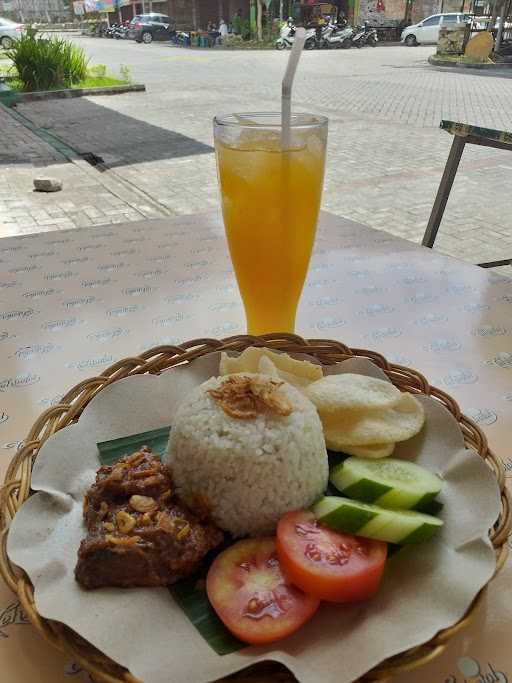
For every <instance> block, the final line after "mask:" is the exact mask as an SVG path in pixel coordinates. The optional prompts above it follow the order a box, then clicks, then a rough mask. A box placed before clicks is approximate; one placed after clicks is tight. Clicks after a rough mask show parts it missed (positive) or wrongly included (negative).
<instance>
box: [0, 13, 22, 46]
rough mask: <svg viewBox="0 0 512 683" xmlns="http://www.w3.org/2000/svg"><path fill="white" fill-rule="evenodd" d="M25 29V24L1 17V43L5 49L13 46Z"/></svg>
mask: <svg viewBox="0 0 512 683" xmlns="http://www.w3.org/2000/svg"><path fill="white" fill-rule="evenodd" d="M24 30H25V27H24V26H23V24H17V23H16V22H15V21H11V20H10V19H3V18H2V17H0V45H1V46H2V47H4V48H5V49H7V48H9V47H11V46H12V44H13V42H14V41H15V40H16V38H19V37H20V36H21V34H22V33H23V31H24Z"/></svg>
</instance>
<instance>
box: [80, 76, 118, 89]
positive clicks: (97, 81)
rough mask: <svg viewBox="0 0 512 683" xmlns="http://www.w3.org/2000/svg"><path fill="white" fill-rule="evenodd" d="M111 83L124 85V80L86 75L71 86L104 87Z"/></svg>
mask: <svg viewBox="0 0 512 683" xmlns="http://www.w3.org/2000/svg"><path fill="white" fill-rule="evenodd" d="M111 85H126V81H121V80H120V79H119V78H112V77H111V76H87V78H84V80H83V81H80V83H75V84H74V85H73V86H72V88H73V89H75V88H106V87H108V86H111Z"/></svg>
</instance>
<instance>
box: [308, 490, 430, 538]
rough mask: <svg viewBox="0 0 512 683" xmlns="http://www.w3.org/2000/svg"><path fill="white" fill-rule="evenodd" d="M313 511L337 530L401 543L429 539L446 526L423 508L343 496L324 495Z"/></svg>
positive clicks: (326, 524)
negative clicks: (417, 509) (416, 509)
mask: <svg viewBox="0 0 512 683" xmlns="http://www.w3.org/2000/svg"><path fill="white" fill-rule="evenodd" d="M313 513H314V514H315V517H316V518H317V519H318V521H319V522H321V523H322V524H325V526H328V527H330V528H331V529H334V530H335V531H341V532H343V533H349V534H356V535H357V536H365V537H366V538H376V539H378V540H379V541H387V542H388V543H397V544H399V545H406V544H409V543H421V542H423V541H428V540H429V539H430V538H431V537H432V536H433V535H434V534H435V533H436V531H438V530H439V529H440V528H441V527H442V526H443V522H442V521H441V520H440V519H438V518H437V517H431V516H430V515H425V514H423V513H422V512H413V511H412V510H387V509H386V508H381V507H379V506H378V505H371V504H369V503H360V502H359V501H356V500H350V498H342V497H341V496H324V497H323V498H322V499H321V500H319V501H318V503H316V504H315V505H314V506H313Z"/></svg>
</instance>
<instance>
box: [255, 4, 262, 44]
mask: <svg viewBox="0 0 512 683" xmlns="http://www.w3.org/2000/svg"><path fill="white" fill-rule="evenodd" d="M262 2H263V0H256V31H257V36H258V41H259V42H261V41H262V40H263V4H262Z"/></svg>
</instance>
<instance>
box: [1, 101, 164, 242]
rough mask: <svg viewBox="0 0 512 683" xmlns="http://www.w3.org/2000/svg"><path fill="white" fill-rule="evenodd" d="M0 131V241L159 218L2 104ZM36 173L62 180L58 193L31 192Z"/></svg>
mask: <svg viewBox="0 0 512 683" xmlns="http://www.w3.org/2000/svg"><path fill="white" fill-rule="evenodd" d="M0 131H1V138H0V237H8V236H14V235H20V234H28V233H32V232H49V231H52V230H64V229H68V228H81V227H85V226H87V225H101V224H105V223H122V222H124V221H132V220H140V219H141V218H145V217H149V218H152V217H156V216H160V215H162V213H161V212H159V211H157V210H155V209H154V207H153V206H145V205H144V204H143V203H142V204H139V205H134V201H133V197H131V196H129V195H130V191H129V190H128V189H126V188H124V187H117V186H116V184H115V183H112V182H109V179H107V178H102V175H101V174H100V173H99V172H98V171H95V170H93V169H92V168H91V167H90V166H89V165H88V164H87V163H86V162H85V161H83V160H79V159H75V162H74V163H72V162H70V161H69V160H68V159H67V158H66V157H65V156H64V155H63V154H62V153H61V152H59V151H57V150H56V149H55V148H54V147H52V146H51V145H50V144H48V143H47V142H45V141H44V140H42V139H41V138H40V137H38V136H37V135H36V134H35V133H34V132H32V131H31V130H29V129H28V128H27V127H26V126H24V125H23V123H21V122H20V121H19V120H17V119H16V118H14V117H13V116H11V114H10V113H9V112H8V111H7V110H6V109H5V107H3V106H1V105H0ZM38 175H45V176H52V177H55V178H58V179H60V180H62V181H63V190H62V191H61V192H55V193H46V192H34V190H33V179H34V178H35V177H36V176H38ZM127 195H128V196H127Z"/></svg>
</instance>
